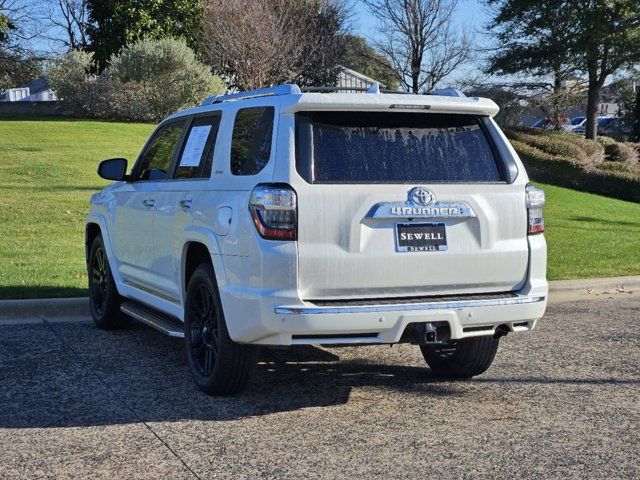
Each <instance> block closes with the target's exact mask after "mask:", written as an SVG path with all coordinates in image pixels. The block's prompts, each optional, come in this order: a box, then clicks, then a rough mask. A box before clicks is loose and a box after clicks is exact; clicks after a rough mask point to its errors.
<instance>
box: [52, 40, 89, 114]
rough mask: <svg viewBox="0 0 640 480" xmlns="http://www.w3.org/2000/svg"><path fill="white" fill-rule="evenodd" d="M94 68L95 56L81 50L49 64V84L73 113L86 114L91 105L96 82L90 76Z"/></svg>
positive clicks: (73, 51) (66, 54)
mask: <svg viewBox="0 0 640 480" xmlns="http://www.w3.org/2000/svg"><path fill="white" fill-rule="evenodd" d="M92 67H93V56H92V55H91V54H90V53H87V52H81V51H79V50H71V51H70V52H67V53H65V54H63V55H59V56H57V57H55V58H53V59H52V60H51V61H50V62H48V63H47V66H46V71H45V77H46V79H47V82H48V83H49V85H50V86H51V89H52V90H53V91H54V92H55V94H56V95H57V96H58V98H61V99H63V100H64V102H65V104H66V105H67V107H68V108H69V109H70V110H71V111H72V112H73V113H76V114H82V113H85V110H86V108H87V105H88V104H90V103H91V101H90V97H91V90H92V88H93V83H94V82H95V80H96V79H95V77H94V76H93V75H91V74H90V71H91V68H92Z"/></svg>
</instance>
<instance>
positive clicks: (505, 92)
mask: <svg viewBox="0 0 640 480" xmlns="http://www.w3.org/2000/svg"><path fill="white" fill-rule="evenodd" d="M460 88H461V89H462V91H463V92H464V94H465V95H466V96H468V97H485V98H490V99H491V100H493V101H494V102H496V104H498V106H499V107H500V111H499V112H498V114H497V115H496V116H495V121H496V122H498V124H499V125H500V126H503V127H519V126H520V125H522V121H523V118H524V117H525V116H526V115H530V114H532V113H533V111H534V110H535V108H534V107H533V106H532V105H531V104H530V103H529V102H528V97H526V96H523V95H522V94H521V93H519V92H518V91H516V90H514V89H513V88H511V86H509V85H507V86H505V85H499V84H487V83H486V79H484V81H474V82H471V83H469V84H465V85H461V86H460Z"/></svg>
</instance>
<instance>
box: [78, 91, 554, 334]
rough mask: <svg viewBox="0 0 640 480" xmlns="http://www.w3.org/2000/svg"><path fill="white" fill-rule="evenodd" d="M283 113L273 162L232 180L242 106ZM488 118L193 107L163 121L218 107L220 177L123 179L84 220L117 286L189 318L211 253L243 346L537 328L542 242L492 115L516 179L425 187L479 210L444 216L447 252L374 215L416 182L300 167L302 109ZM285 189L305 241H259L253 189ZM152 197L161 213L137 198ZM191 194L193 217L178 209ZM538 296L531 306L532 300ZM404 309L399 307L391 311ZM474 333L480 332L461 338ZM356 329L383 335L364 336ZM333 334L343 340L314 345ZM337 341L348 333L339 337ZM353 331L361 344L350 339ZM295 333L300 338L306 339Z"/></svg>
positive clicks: (444, 108)
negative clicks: (467, 300)
mask: <svg viewBox="0 0 640 480" xmlns="http://www.w3.org/2000/svg"><path fill="white" fill-rule="evenodd" d="M266 105H270V106H273V107H274V108H275V121H274V129H273V141H272V152H271V160H270V161H269V163H268V164H267V166H266V167H265V168H264V169H263V170H262V171H261V172H259V173H258V174H257V175H253V176H234V175H232V174H231V173H230V168H229V156H230V142H231V132H232V129H233V121H234V118H235V114H236V112H237V110H238V109H239V108H246V107H251V106H266ZM391 105H394V108H397V109H398V110H399V111H402V109H403V106H409V107H408V108H414V107H415V106H416V105H418V106H428V107H429V110H425V114H429V113H430V112H447V113H449V112H450V113H468V114H476V115H486V116H493V115H495V114H496V113H497V111H498V107H497V106H496V105H495V103H493V102H492V101H490V100H486V99H472V98H455V97H438V96H427V95H421V96H414V95H388V94H384V95H381V94H377V95H376V94H358V93H352V94H340V93H336V94H319V93H303V94H293V95H279V96H271V97H268V96H267V97H259V98H252V99H245V100H239V101H229V102H223V103H217V104H212V105H207V106H203V107H198V108H194V109H190V110H186V111H183V112H179V113H177V114H175V115H172V116H171V117H169V118H168V119H167V120H170V119H173V118H176V117H179V116H189V115H194V114H197V113H202V112H209V111H221V112H222V120H221V124H220V128H219V130H218V136H217V141H216V148H215V154H214V160H213V167H212V175H211V178H210V179H206V180H204V179H203V180H163V181H144V182H133V183H125V182H117V183H114V184H112V185H110V186H109V187H107V188H105V189H104V190H102V191H101V192H99V193H97V194H95V195H94V196H93V197H92V201H91V208H90V212H89V214H88V217H87V223H93V224H96V225H98V226H99V227H100V230H101V232H102V235H103V238H104V241H105V246H106V249H107V255H108V258H109V264H110V266H111V271H112V272H113V276H114V279H115V282H116V286H117V288H118V291H119V292H120V294H121V295H123V296H124V297H127V298H130V299H133V300H136V301H139V302H142V303H144V304H147V305H149V306H152V307H154V308H155V309H157V310H159V311H162V312H164V313H166V314H168V315H171V316H173V317H175V318H177V319H180V320H182V319H183V316H184V296H185V284H184V283H185V282H184V275H185V274H184V271H185V268H184V265H185V255H186V251H187V247H188V245H189V244H190V243H191V242H197V243H200V244H202V245H204V246H206V248H207V249H208V250H209V252H210V254H211V259H212V263H213V267H214V270H215V273H216V280H217V283H218V287H219V291H220V296H221V301H222V305H223V308H224V314H225V319H226V322H227V325H228V329H229V333H230V335H231V337H232V339H234V340H235V341H237V342H241V343H256V344H267V345H290V344H293V343H327V344H328V343H353V344H358V343H394V342H397V341H399V340H400V336H401V335H402V332H403V331H404V328H405V327H406V325H408V324H409V323H412V322H425V321H434V322H435V321H446V322H448V323H449V325H450V327H451V335H452V338H454V339H456V338H463V337H467V336H475V335H490V334H492V333H493V331H494V330H493V329H495V328H496V327H498V326H500V325H505V326H506V327H508V328H509V329H510V330H511V331H522V330H530V329H532V328H533V326H534V325H535V322H536V321H537V320H538V319H539V318H541V317H542V315H543V314H544V311H545V308H546V296H547V281H546V244H545V240H544V236H543V235H535V236H527V235H526V230H527V212H526V208H525V186H526V184H527V183H528V177H527V174H526V172H525V170H524V167H523V165H522V163H521V162H520V160H519V158H518V157H517V154H516V153H515V151H514V150H513V148H512V147H511V146H510V145H509V142H508V141H507V139H506V138H505V137H504V135H503V134H502V132H501V131H500V129H499V128H498V127H497V125H495V123H494V122H493V120H491V124H490V125H491V128H490V132H491V135H492V137H493V138H494V141H495V142H496V143H497V144H498V145H499V147H500V151H501V154H502V155H510V156H511V157H512V158H513V159H514V160H515V163H516V165H517V168H518V173H517V176H516V178H515V181H513V182H512V183H510V184H507V183H500V184H433V185H430V184H423V185H422V186H425V187H427V188H429V189H430V190H431V191H433V192H434V193H435V195H436V197H437V198H438V200H443V201H464V202H467V203H468V204H469V205H470V206H471V207H472V208H473V210H474V212H475V213H476V217H474V218H468V219H457V220H455V219H454V220H447V221H446V224H447V236H448V239H449V249H448V250H447V251H444V252H420V253H397V252H395V250H394V241H393V221H390V220H379V219H372V218H368V217H367V212H368V211H369V210H370V209H371V207H372V206H373V205H375V204H377V203H379V202H398V201H405V200H406V198H407V192H408V190H409V189H411V188H412V187H414V186H415V185H406V184H399V185H392V184H385V185H317V184H314V185H311V184H308V183H307V182H306V181H305V180H304V179H303V178H301V177H300V176H299V175H298V173H297V171H296V168H295V150H294V149H295V112H297V111H300V110H333V111H350V110H367V111H389V108H390V106H391ZM270 182H278V183H286V184H289V185H291V186H292V187H293V188H294V189H295V190H296V193H297V196H298V216H299V220H298V222H299V223H298V236H299V239H298V241H270V240H264V239H262V238H261V237H260V236H259V235H258V233H257V231H256V229H255V227H254V225H253V223H252V220H251V217H250V213H249V209H248V203H249V197H250V194H251V190H252V189H253V188H254V187H255V186H256V185H257V184H260V183H270ZM147 199H153V200H155V205H154V206H153V207H146V206H144V205H143V201H144V200H147ZM181 200H190V201H191V202H192V207H191V208H190V209H189V210H188V211H184V210H182V209H180V208H178V203H179V202H180V201H181ZM507 291H509V292H516V293H517V295H518V297H517V298H518V299H520V300H521V301H520V300H519V301H518V302H513V303H511V304H495V305H494V304H486V303H485V304H481V303H478V304H474V305H470V306H469V305H466V304H441V305H442V308H440V306H439V305H432V304H428V302H427V303H425V304H424V305H423V306H422V307H421V306H420V304H418V305H411V308H407V307H406V306H402V305H397V306H393V305H391V306H389V305H385V306H384V308H382V307H381V308H379V309H376V308H375V302H373V304H374V307H373V308H371V306H370V305H369V306H368V307H367V308H366V309H363V310H362V311H359V310H357V309H355V310H354V309H351V310H345V311H335V310H333V311H331V310H330V309H329V310H327V309H323V308H320V307H317V306H315V305H314V303H313V302H312V301H320V300H339V299H375V298H385V297H386V298H390V297H408V296H418V295H421V296H429V295H454V294H471V293H482V294H487V293H492V292H507ZM534 300H535V301H534ZM396 307H397V308H396ZM469 327H486V329H474V330H473V331H465V330H464V329H465V328H469ZM359 333H363V334H364V333H375V334H376V336H375V337H371V336H366V337H362V338H359V337H357V334H359ZM322 335H334V336H335V338H330V339H327V338H319V337H320V336H322ZM340 335H349V336H348V337H343V338H341V337H340ZM354 335H355V336H354ZM297 336H303V338H298V337H297Z"/></svg>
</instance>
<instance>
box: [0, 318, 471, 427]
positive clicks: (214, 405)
mask: <svg viewBox="0 0 640 480" xmlns="http://www.w3.org/2000/svg"><path fill="white" fill-rule="evenodd" d="M381 348H389V347H385V346H378V347H372V348H371V349H369V352H371V351H372V350H373V351H375V350H378V349H381ZM347 350H349V351H350V355H349V356H348V358H346V359H344V358H343V355H342V353H341V352H343V351H347ZM353 352H354V349H353V348H347V349H340V348H336V349H332V351H328V350H325V349H322V348H317V347H311V346H295V347H291V348H289V349H286V350H270V349H262V351H261V357H260V362H259V364H258V367H257V371H256V374H255V377H254V380H253V382H252V383H251V385H249V387H248V388H247V389H246V391H245V392H243V393H242V394H238V395H235V396H230V397H211V396H207V395H205V394H203V393H202V392H200V391H199V390H197V389H196V387H195V386H194V385H193V383H192V381H191V378H190V376H189V371H188V366H187V363H186V359H185V356H184V346H183V341H182V340H177V339H171V338H168V337H165V336H163V335H161V334H159V333H157V332H155V331H153V330H151V329H149V328H147V327H145V326H142V325H139V324H137V323H133V324H132V325H131V326H130V327H128V328H126V329H124V330H120V331H114V332H106V331H102V330H98V329H96V328H95V327H94V326H93V324H92V323H91V322H88V321H87V322H76V323H58V322H56V323H49V324H46V325H44V326H43V325H42V324H39V325H18V326H16V325H14V326H4V327H0V385H2V389H0V390H1V391H0V428H56V427H79V426H100V425H113V424H126V423H135V422H140V421H145V422H165V421H178V420H204V421H225V420H234V419H240V418H246V417H251V416H261V415H268V414H272V413H279V412H289V411H295V410H299V409H303V408H308V407H324V406H331V405H341V404H345V403H346V402H347V401H348V400H349V396H350V394H351V392H352V390H353V389H354V388H359V387H375V388H377V389H383V390H389V391H401V392H403V393H404V394H414V395H418V396H431V397H440V396H451V395H465V394H466V390H465V388H464V387H463V386H462V385H456V384H455V383H450V382H441V381H438V380H437V379H434V378H433V377H432V376H431V375H430V371H429V369H428V368H427V367H426V364H425V366H424V367H422V366H402V365H397V364H389V363H385V362H377V361H375V360H370V359H369V358H368V356H367V355H366V354H359V356H357V357H354V354H353Z"/></svg>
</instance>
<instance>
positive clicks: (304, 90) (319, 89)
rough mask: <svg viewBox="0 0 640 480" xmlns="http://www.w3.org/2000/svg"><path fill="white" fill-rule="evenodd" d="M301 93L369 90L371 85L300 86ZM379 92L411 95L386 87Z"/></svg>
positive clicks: (365, 91)
mask: <svg viewBox="0 0 640 480" xmlns="http://www.w3.org/2000/svg"><path fill="white" fill-rule="evenodd" d="M300 91H301V92H302V93H313V92H364V93H367V92H371V87H334V86H322V87H300ZM379 92H380V93H394V94H399V95H411V94H412V93H411V92H400V91H396V90H389V89H387V88H380V89H379Z"/></svg>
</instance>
